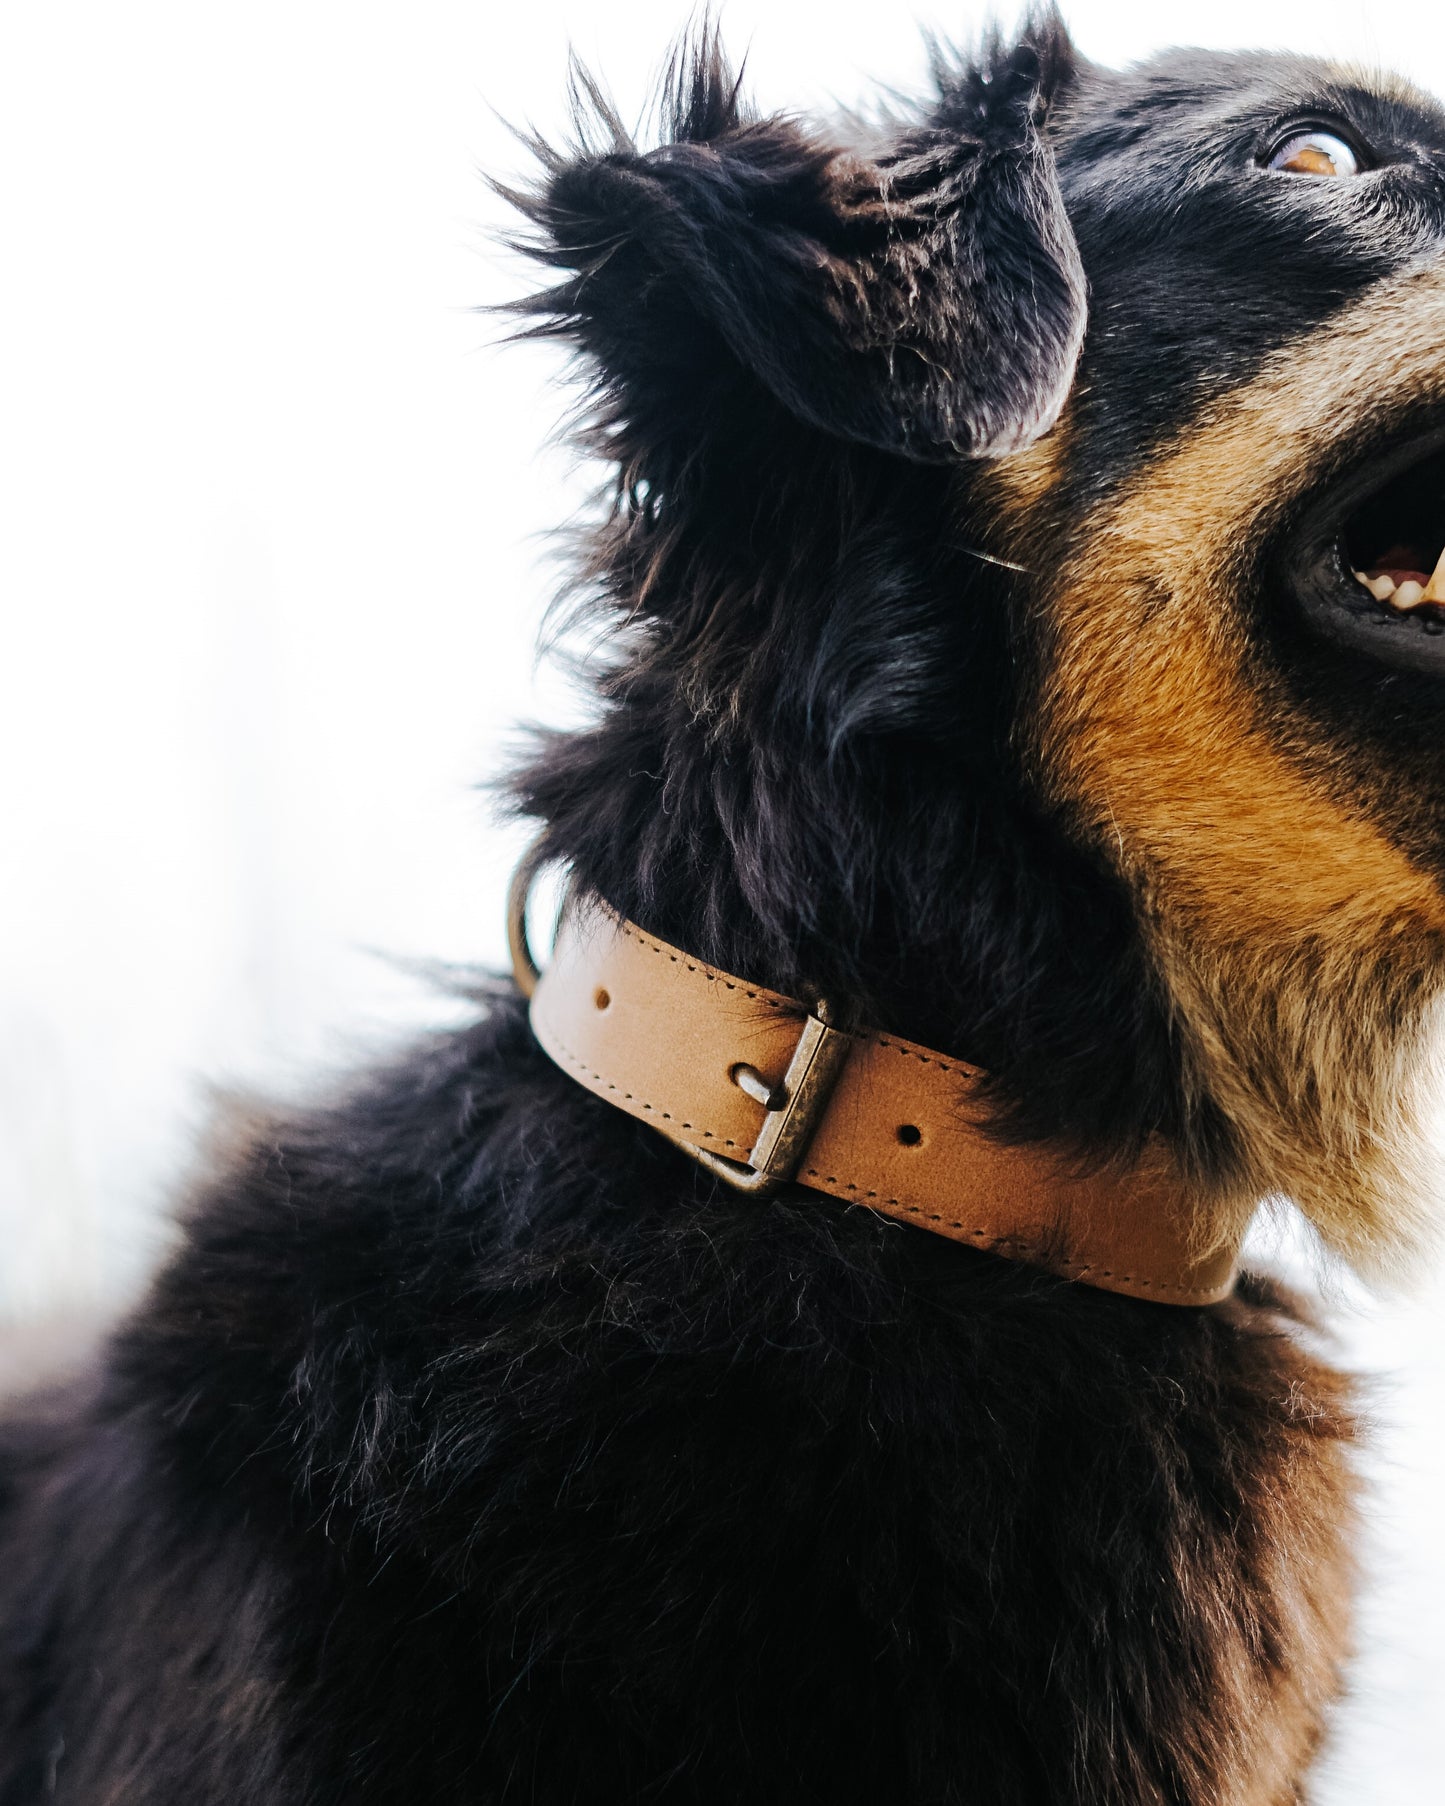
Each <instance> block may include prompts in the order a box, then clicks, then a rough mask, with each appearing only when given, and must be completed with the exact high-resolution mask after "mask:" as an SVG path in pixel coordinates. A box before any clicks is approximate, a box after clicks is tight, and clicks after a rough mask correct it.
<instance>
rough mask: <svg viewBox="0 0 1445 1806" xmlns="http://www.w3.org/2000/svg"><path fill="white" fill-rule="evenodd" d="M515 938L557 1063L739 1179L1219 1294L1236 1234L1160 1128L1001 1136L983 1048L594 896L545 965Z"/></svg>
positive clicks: (1111, 1275) (1136, 1282)
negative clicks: (1115, 1160)
mask: <svg viewBox="0 0 1445 1806" xmlns="http://www.w3.org/2000/svg"><path fill="white" fill-rule="evenodd" d="M519 878H522V874H519ZM522 898H523V907H525V881H524V882H523V885H522ZM517 919H520V918H519V917H518V918H517ZM518 949H519V951H518ZM514 952H517V953H518V957H517V969H518V978H519V981H520V982H521V983H522V985H523V988H524V989H527V990H531V992H532V1002H531V1021H532V1030H533V1033H534V1034H535V1035H536V1038H537V1040H538V1041H539V1042H540V1043H541V1045H542V1047H543V1049H544V1050H545V1051H546V1052H547V1054H548V1055H550V1057H551V1058H552V1059H553V1060H554V1061H555V1062H556V1063H557V1065H558V1066H560V1067H561V1068H562V1070H563V1071H564V1072H566V1073H568V1074H569V1075H570V1076H571V1077H572V1078H574V1079H576V1080H577V1082H578V1083H579V1084H581V1085H583V1086H585V1087H586V1088H587V1090H589V1091H591V1092H593V1093H595V1094H596V1096H598V1097H601V1098H605V1099H606V1101H607V1102H608V1103H610V1104H615V1105H616V1106H617V1108H618V1109H619V1110H625V1111H626V1112H627V1114H628V1115H629V1116H635V1117H637V1118H638V1119H639V1121H641V1122H645V1123H648V1124H649V1125H650V1126H651V1127H652V1128H654V1129H656V1130H657V1131H658V1132H659V1134H662V1135H664V1136H666V1137H667V1139H668V1140H669V1141H672V1142H675V1143H676V1144H677V1146H678V1147H679V1148H681V1149H683V1150H684V1151H685V1152H686V1153H688V1154H691V1155H692V1156H693V1157H694V1158H695V1159H697V1160H700V1161H701V1162H702V1163H703V1164H704V1165H705V1166H707V1167H709V1168H710V1169H711V1170H712V1171H713V1172H715V1173H717V1174H718V1175H719V1176H720V1177H722V1178H723V1179H725V1180H726V1181H727V1182H728V1183H729V1184H730V1185H733V1186H735V1187H737V1188H738V1189H739V1190H742V1191H747V1192H754V1193H759V1194H762V1195H767V1194H768V1193H770V1192H773V1191H775V1190H777V1189H778V1187H779V1186H781V1185H783V1184H785V1183H789V1182H791V1183H794V1184H797V1185H802V1186H806V1187H807V1188H808V1189H809V1190H811V1191H818V1192H825V1193H827V1194H828V1195H829V1196H831V1197H834V1198H841V1199H842V1200H843V1201H844V1202H846V1203H849V1204H863V1205H866V1206H867V1207H868V1208H869V1209H870V1210H876V1211H879V1212H881V1213H882V1214H883V1215H884V1216H889V1217H897V1218H899V1219H900V1220H902V1221H903V1222H908V1223H915V1224H917V1225H919V1226H920V1227H922V1228H924V1229H930V1230H932V1231H933V1232H934V1233H935V1234H937V1235H942V1236H947V1237H948V1238H949V1239H950V1240H952V1241H960V1242H967V1243H969V1244H970V1246H972V1247H975V1248H986V1249H989V1250H990V1251H991V1252H993V1253H995V1254H1002V1255H1006V1256H1009V1257H1010V1258H1012V1259H1015V1260H1020V1261H1024V1262H1027V1263H1030V1264H1032V1265H1035V1266H1039V1267H1045V1268H1047V1269H1048V1270H1049V1271H1051V1272H1054V1273H1058V1274H1061V1275H1063V1276H1064V1277H1066V1278H1068V1279H1073V1280H1078V1281H1080V1282H1082V1283H1083V1284H1085V1285H1091V1286H1097V1287H1100V1288H1102V1289H1103V1290H1104V1291H1108V1292H1123V1293H1127V1294H1128V1295H1129V1296H1130V1297H1134V1298H1149V1299H1153V1300H1155V1301H1157V1302H1160V1303H1168V1304H1186V1305H1202V1304H1214V1303H1217V1302H1218V1301H1219V1300H1220V1299H1222V1298H1225V1297H1227V1296H1228V1294H1229V1292H1230V1291H1231V1290H1232V1288H1233V1285H1234V1277H1235V1270H1236V1261H1237V1254H1238V1249H1237V1247H1236V1246H1233V1245H1231V1246H1228V1247H1220V1246H1218V1245H1207V1246H1206V1245H1200V1242H1199V1229H1200V1224H1199V1222H1198V1221H1197V1217H1196V1213H1195V1212H1194V1211H1192V1210H1191V1208H1190V1203H1189V1198H1188V1194H1187V1193H1186V1191H1185V1188H1184V1185H1183V1183H1182V1181H1181V1179H1180V1177H1179V1175H1178V1173H1177V1171H1176V1170H1175V1169H1174V1167H1173V1165H1172V1163H1171V1162H1170V1160H1169V1158H1168V1156H1167V1153H1166V1151H1165V1149H1164V1148H1163V1147H1162V1145H1160V1144H1157V1143H1154V1144H1151V1145H1150V1147H1149V1148H1148V1150H1147V1151H1146V1153H1145V1155H1144V1156H1143V1158H1141V1159H1140V1160H1139V1161H1138V1162H1137V1163H1136V1164H1134V1165H1132V1166H1129V1167H1127V1168H1119V1167H1112V1168H1108V1169H1105V1170H1102V1171H1100V1170H1091V1171H1083V1170H1080V1169H1079V1168H1078V1166H1077V1165H1071V1164H1070V1163H1069V1161H1068V1160H1067V1159H1066V1158H1065V1157H1064V1156H1062V1155H1061V1154H1060V1153H1059V1152H1058V1151H1057V1150H1050V1149H1048V1148H1046V1147H1042V1146H1040V1145H1037V1144H1029V1145H1025V1146H1009V1145H1006V1144H1004V1143H1002V1142H1000V1141H999V1140H997V1139H995V1138H994V1137H993V1136H992V1135H990V1134H989V1133H988V1131H987V1127H986V1123H987V1113H986V1109H985V1106H984V1102H983V1099H982V1097H981V1095H980V1094H981V1089H982V1086H981V1081H982V1074H981V1073H980V1072H979V1071H978V1069H977V1068H976V1067H972V1066H966V1065H964V1064H963V1062H962V1061H959V1060H953V1059H947V1058H945V1057H944V1056H943V1055H941V1054H937V1053H935V1052H933V1051H932V1049H930V1048H927V1047H919V1046H917V1045H915V1044H914V1043H913V1042H911V1041H902V1040H900V1039H899V1038H898V1037H897V1036H896V1035H882V1034H875V1033H872V1032H871V1031H864V1032H861V1033H858V1034H849V1033H845V1032H843V1031H842V1030H840V1029H836V1028H833V1027H830V1026H829V1024H828V1021H827V1016H826V1012H825V1011H823V1010H819V1011H817V1012H810V1011H809V1009H808V1007H807V1006H806V1005H805V1004H803V1003H799V1002H798V1001H797V1000H796V999H794V998H791V997H783V996H780V995H779V994H778V993H777V992H775V991H768V990H764V989H763V987H762V986H760V985H752V984H747V983H746V982H745V981H744V980H742V979H740V978H734V977H732V976H731V975H730V974H728V973H726V972H720V971H718V970H717V968H716V967H714V966H709V965H706V964H704V963H703V961H701V960H698V959H693V958H692V957H690V956H689V955H688V954H685V953H683V952H681V951H680V950H679V949H678V948H676V947H670V946H668V945H667V943H666V942H665V941H659V940H657V939H656V938H655V937H654V936H652V935H650V934H644V933H643V931H642V930H641V929H640V928H638V927H637V926H636V925H635V924H634V923H632V922H628V921H625V920H623V919H622V918H621V917H620V916H617V915H614V914H613V913H612V912H611V911H610V910H608V909H606V908H605V907H604V906H603V905H601V904H598V903H585V904H582V903H576V902H574V903H573V904H571V905H570V906H569V907H568V908H567V909H566V911H565V912H564V915H563V918H562V921H561V924H560V925H559V928H558V931H557V940H556V944H555V947H554V949H553V954H552V960H551V964H550V965H549V966H548V968H547V970H546V971H545V972H544V973H541V974H538V973H537V972H536V968H535V967H534V966H533V965H532V963H531V959H530V955H528V954H527V951H526V942H525V935H524V934H523V935H522V936H521V938H520V940H517V939H514Z"/></svg>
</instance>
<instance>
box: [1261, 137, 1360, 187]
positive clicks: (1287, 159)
mask: <svg viewBox="0 0 1445 1806" xmlns="http://www.w3.org/2000/svg"><path fill="white" fill-rule="evenodd" d="M1268 167H1269V168H1270V169H1278V170H1281V171H1283V173H1284V174H1285V175H1287V176H1357V175H1358V174H1359V173H1360V159H1359V158H1358V157H1357V156H1356V154H1355V152H1354V151H1353V150H1352V149H1351V148H1350V146H1349V145H1348V144H1346V143H1345V141H1344V139H1343V138H1337V137H1336V136H1335V134H1334V133H1333V132H1294V133H1292V134H1291V135H1290V136H1289V137H1288V138H1286V139H1285V140H1284V142H1283V143H1282V144H1280V145H1279V146H1278V147H1277V148H1276V149H1275V150H1274V151H1273V153H1272V154H1271V156H1270V158H1269V164H1268Z"/></svg>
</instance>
